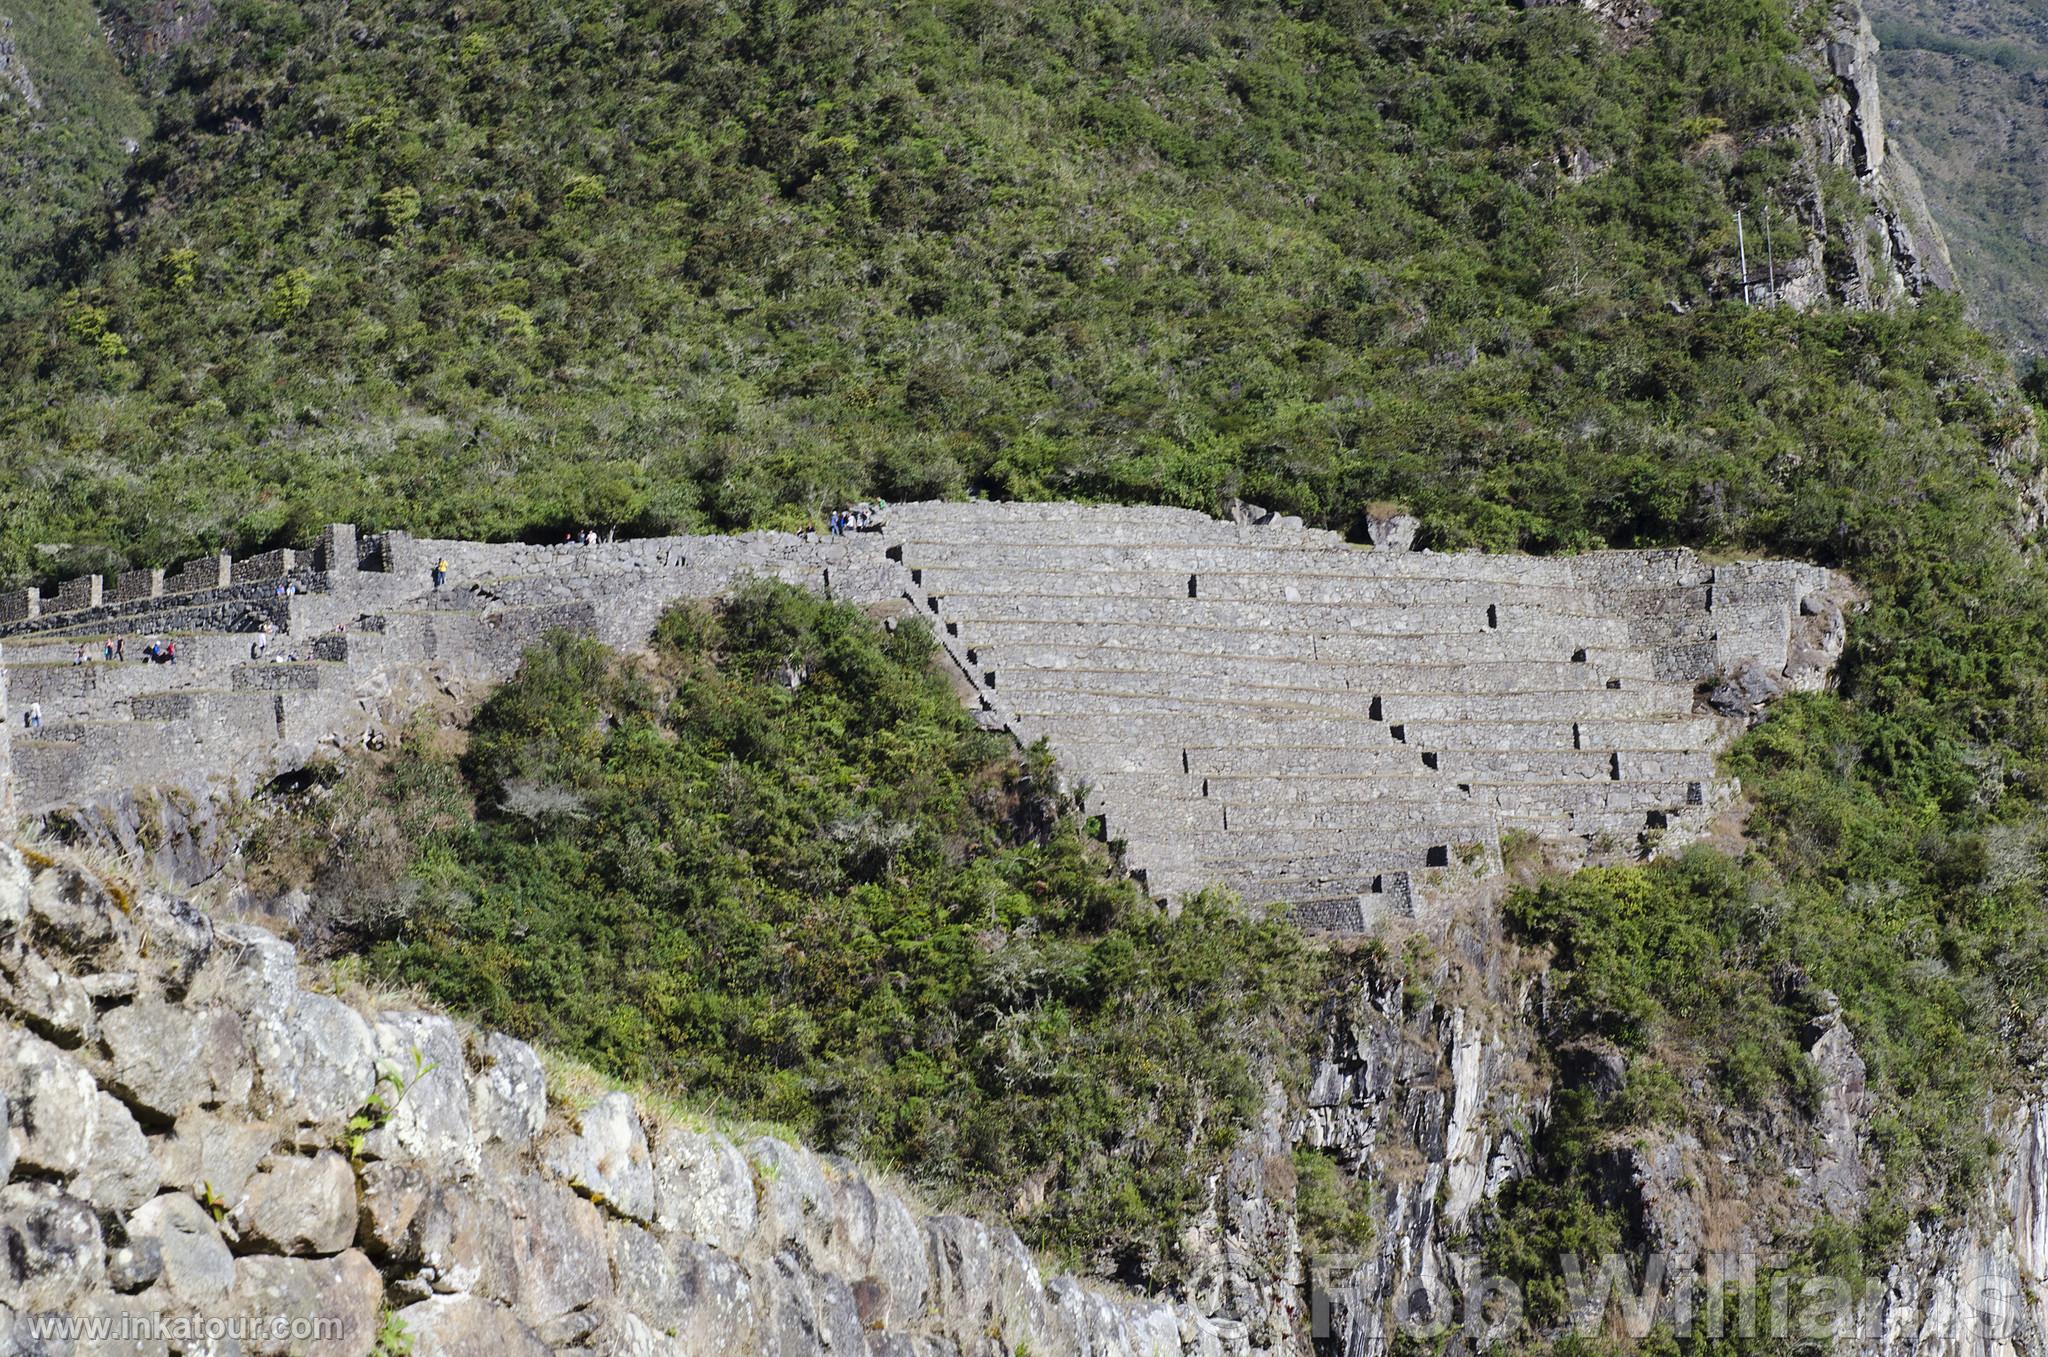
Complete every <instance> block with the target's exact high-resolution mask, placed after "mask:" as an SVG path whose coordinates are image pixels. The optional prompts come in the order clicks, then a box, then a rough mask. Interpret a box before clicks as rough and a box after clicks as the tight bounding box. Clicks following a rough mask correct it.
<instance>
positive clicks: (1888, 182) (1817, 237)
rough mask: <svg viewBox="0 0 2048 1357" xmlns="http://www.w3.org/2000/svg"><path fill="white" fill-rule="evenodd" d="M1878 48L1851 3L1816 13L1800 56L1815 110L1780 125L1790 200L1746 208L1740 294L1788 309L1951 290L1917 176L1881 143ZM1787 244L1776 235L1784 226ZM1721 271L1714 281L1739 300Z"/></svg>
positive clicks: (1951, 275)
mask: <svg viewBox="0 0 2048 1357" xmlns="http://www.w3.org/2000/svg"><path fill="white" fill-rule="evenodd" d="M1877 54H1878V44H1877V37H1876V35H1875V34H1874V33H1873V32H1872V31H1871V27H1870V20H1869V18H1868V17H1867V16H1865V14H1864V12H1863V10H1862V8H1861V7H1860V6H1859V5H1857V4H1856V3H1854V0H1848V3H1841V4H1835V5H1832V6H1831V7H1830V8H1829V9H1828V10H1827V17H1826V22H1825V24H1824V25H1823V26H1822V34H1821V37H1820V39H1819V40H1818V42H1817V43H1816V44H1815V46H1814V48H1813V50H1812V51H1811V52H1810V53H1808V55H1807V58H1806V60H1807V64H1808V65H1809V67H1810V68H1811V69H1812V71H1813V73H1814V76H1815V79H1816V80H1817V81H1818V82H1819V83H1820V86H1821V100H1820V108H1819V111H1818V114H1817V116H1815V117H1814V118H1813V119H1812V120H1810V121H1809V122H1807V123H1805V124H1803V125H1800V126H1797V127H1794V128H1792V129H1790V131H1791V133H1792V138H1793V140H1794V141H1795V143H1796V144H1797V145H1798V147H1799V160H1800V164H1801V167H1802V173H1801V178H1802V180H1803V181H1804V182H1803V184H1802V186H1801V187H1800V188H1799V190H1798V191H1797V193H1796V195H1795V198H1794V200H1793V201H1791V202H1775V201H1774V202H1772V203H1770V204H1768V205H1765V204H1755V205H1753V207H1752V211H1751V213H1750V214H1749V215H1750V218H1751V220H1750V223H1749V225H1750V229H1751V231H1752V232H1753V233H1754V234H1753V235H1752V236H1751V237H1750V238H1749V239H1748V241H1747V246H1748V251H1747V257H1748V274H1747V283H1748V286H1749V295H1750V296H1751V297H1752V298H1753V299H1755V300H1757V301H1759V302H1761V301H1763V300H1765V299H1766V298H1770V297H1773V296H1774V297H1775V298H1776V299H1777V300H1778V301H1779V302H1782V303H1784V304H1786V305H1790V306H1795V307H1799V308H1802V309H1803V308H1807V307H1811V306H1816V305H1819V304H1820V303H1822V302H1827V301H1833V302H1835V303H1838V304H1840V305H1843V306H1848V307H1853V308H1857V309H1868V308H1871V307H1883V306H1890V305H1894V304H1896V303H1898V302H1901V301H1906V300H1912V299H1915V298H1919V297H1921V296H1924V295H1925V294H1926V293H1928V292H1929V291H1953V290H1954V289H1955V286H1956V278H1955V267H1954V265H1953V263H1951V261H1950V258H1949V250H1948V243H1947V241H1946V240H1944V239H1943V237H1942V234H1941V228H1940V227H1939V226H1938V225H1937V224H1936V223H1935V220H1934V215H1933V213H1932V211H1931V210H1930V209H1929V207H1928V205H1927V195H1926V194H1925V193H1924V192H1923V191H1922V189H1921V186H1920V178H1919V176H1918V175H1917V174H1916V173H1915V172H1914V170H1913V167H1912V166H1911V165H1910V164H1908V163H1907V162H1906V161H1905V159H1904V158H1903V157H1902V156H1900V155H1898V154H1896V153H1895V152H1894V150H1893V148H1892V147H1891V146H1890V145H1889V143H1888V142H1887V140H1886V137H1885V124H1884V109H1883V97H1882V94H1881V91H1880V90H1879V88H1878V59H1877ZM1765 206H1768V207H1769V208H1770V209H1771V213H1772V215H1773V216H1774V217H1775V218H1776V221H1777V225H1778V227H1779V231H1780V236H1781V238H1780V239H1778V240H1776V242H1775V250H1776V257H1775V259H1772V258H1771V257H1770V250H1771V246H1769V245H1767V242H1766V240H1765V237H1764V235H1763V232H1762V230H1761V229H1759V223H1758V220H1757V217H1758V213H1759V212H1760V211H1761V210H1763V209H1764V207H1765ZM1788 211H1789V213H1790V215H1791V218H1792V222H1791V224H1793V225H1795V226H1796V227H1797V228H1798V238H1797V239H1789V240H1788V239H1784V238H1782V236H1783V234H1784V231H1783V228H1784V227H1785V226H1786V225H1787V222H1786V221H1785V219H1784V217H1783V216H1781V215H1779V214H1781V213H1785V212H1788ZM1744 281H1745V280H1744V277H1743V275H1742V274H1741V272H1740V271H1739V270H1731V271H1730V274H1729V277H1728V278H1727V279H1726V280H1725V281H1724V283H1723V284H1722V285H1723V286H1724V287H1726V288H1727V290H1728V292H1729V293H1731V294H1735V293H1740V292H1741V291H1742V288H1743V284H1744Z"/></svg>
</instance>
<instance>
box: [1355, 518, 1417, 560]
mask: <svg viewBox="0 0 2048 1357" xmlns="http://www.w3.org/2000/svg"><path fill="white" fill-rule="evenodd" d="M1421 529H1422V520H1421V519H1419V518H1416V517H1415V516H1414V515H1413V514H1392V515H1389V516H1388V517H1386V518H1373V519H1368V520H1367V521H1366V529H1365V531H1366V536H1368V537H1369V538H1371V539H1372V544H1373V545H1374V546H1375V547H1377V548H1379V549H1380V550H1381V551H1409V550H1412V549H1413V548H1414V546H1415V534H1416V533H1417V532H1419V531H1421Z"/></svg>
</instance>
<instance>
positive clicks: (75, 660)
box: [71, 636, 178, 668]
mask: <svg viewBox="0 0 2048 1357" xmlns="http://www.w3.org/2000/svg"><path fill="white" fill-rule="evenodd" d="M100 658H101V659H102V660H105V661H107V662H109V663H116V662H119V661H123V660H126V659H127V658H128V638H127V637H125V636H109V637H108V638H107V639H106V640H105V641H104V642H102V643H101V645H100ZM142 658H143V659H144V660H145V661H146V662H148V663H151V664H175V663H177V660H178V643H177V642H176V641H151V642H150V643H149V644H148V645H146V646H144V647H143V648H142ZM71 663H72V666H73V667H74V668H75V667H77V666H79V665H82V664H90V663H92V657H91V656H90V655H88V654H87V653H86V649H85V642H83V641H80V642H79V643H78V649H77V650H75V651H73V652H72V654H71Z"/></svg>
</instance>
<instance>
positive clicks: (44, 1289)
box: [0, 1183, 106, 1314]
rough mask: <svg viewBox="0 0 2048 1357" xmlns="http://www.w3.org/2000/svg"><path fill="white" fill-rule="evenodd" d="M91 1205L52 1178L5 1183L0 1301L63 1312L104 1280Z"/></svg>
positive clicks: (0, 1205)
mask: <svg viewBox="0 0 2048 1357" xmlns="http://www.w3.org/2000/svg"><path fill="white" fill-rule="evenodd" d="M105 1276H106V1267H105V1262H104V1259H103V1257H102V1254H101V1240H100V1223H99V1218H98V1216H97V1215H95V1214H94V1212H93V1209H92V1204H91V1203H90V1202H88V1201H86V1200H85V1199H84V1198H82V1197H74V1196H72V1195H71V1194H70V1193H68V1192H64V1191H62V1190H60V1189H59V1188H56V1187H54V1186H52V1185H51V1184H49V1183H10V1184H8V1185H7V1186H6V1187H4V1188H0V1302H4V1303H5V1304H7V1305H9V1306H12V1307H13V1308H14V1309H15V1310H17V1311H24V1312H27V1313H30V1314H48V1313H64V1312H67V1311H69V1310H70V1309H71V1308H72V1307H73V1305H74V1303H75V1302H76V1301H77V1300H78V1298H79V1297H81V1296H83V1295H85V1294H87V1293H88V1292H90V1291H93V1290H94V1289H96V1288H97V1287H98V1286H99V1285H100V1283H101V1282H102V1281H103V1280H104V1279H105Z"/></svg>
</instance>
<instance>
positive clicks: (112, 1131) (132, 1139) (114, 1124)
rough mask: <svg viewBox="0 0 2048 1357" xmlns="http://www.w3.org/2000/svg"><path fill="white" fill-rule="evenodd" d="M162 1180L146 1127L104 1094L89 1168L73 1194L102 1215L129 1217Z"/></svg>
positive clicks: (73, 1185) (89, 1152) (87, 1162)
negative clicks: (137, 1122)
mask: <svg viewBox="0 0 2048 1357" xmlns="http://www.w3.org/2000/svg"><path fill="white" fill-rule="evenodd" d="M159 1177H160V1174H159V1171H158V1169H157V1162H156V1155H155V1154H154V1153H153V1152H152V1151H151V1149H150V1145H149V1139H148V1137H146V1136H144V1135H143V1134H142V1127H141V1126H139V1125H137V1124H136V1121H135V1118H134V1117H133V1116H132V1115H130V1114H129V1111H128V1109H127V1108H126V1107H124V1106H123V1105H122V1104H121V1103H120V1101H119V1100H118V1099H116V1098H113V1097H111V1096H109V1095H108V1094H105V1093H102V1094H100V1095H99V1117H98V1119H97V1124H96V1125H95V1126H94V1127H93V1133H92V1141H91V1144H90V1146H89V1147H88V1149H87V1151H86V1157H85V1168H84V1169H83V1170H82V1171H81V1172H80V1173H79V1175H78V1176H77V1177H76V1178H74V1179H72V1180H71V1190H72V1191H73V1192H76V1193H77V1194H78V1195H79V1196H81V1197H84V1198H85V1199H86V1200H88V1201H90V1202H91V1203H92V1204H93V1206H94V1207H95V1208H97V1209H99V1210H101V1211H115V1212H119V1213H120V1214H122V1215H126V1214H127V1213H128V1212H130V1211H133V1210H134V1209H135V1208H136V1207H138V1206H140V1205H142V1204H143V1203H144V1202H146V1201H148V1200H149V1199H150V1198H151V1197H153V1196H155V1195H156V1189H157V1184H158V1180H159Z"/></svg>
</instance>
